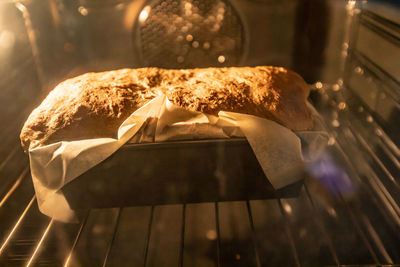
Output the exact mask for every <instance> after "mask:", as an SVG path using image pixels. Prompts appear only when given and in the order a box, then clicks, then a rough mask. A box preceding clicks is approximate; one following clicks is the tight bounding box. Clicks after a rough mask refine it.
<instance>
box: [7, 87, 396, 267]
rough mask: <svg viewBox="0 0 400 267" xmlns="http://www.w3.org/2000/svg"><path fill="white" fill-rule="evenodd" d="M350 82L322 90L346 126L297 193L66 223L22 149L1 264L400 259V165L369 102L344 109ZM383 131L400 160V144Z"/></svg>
mask: <svg viewBox="0 0 400 267" xmlns="http://www.w3.org/2000/svg"><path fill="white" fill-rule="evenodd" d="M318 87H320V86H318ZM342 89H343V88H341V89H340V90H339V91H338V90H337V87H336V86H322V88H320V89H319V94H318V95H319V97H320V98H321V100H320V102H321V103H322V106H324V107H325V108H324V110H321V113H322V114H323V115H324V116H325V118H326V121H327V122H332V121H333V119H332V118H330V117H329V116H333V117H334V119H335V120H337V122H336V123H339V125H337V124H336V123H333V124H332V123H328V127H330V132H331V135H332V138H331V140H330V145H329V147H328V153H327V155H326V156H324V157H323V158H322V159H321V160H320V161H318V162H316V163H315V164H314V165H313V168H312V170H311V173H312V175H310V177H309V178H307V179H306V181H305V185H304V187H303V189H302V191H301V193H300V195H299V197H298V198H292V199H274V200H256V201H238V202H219V203H197V204H181V205H161V206H143V207H124V208H112V209H93V210H90V211H87V212H85V213H84V214H82V218H83V219H82V221H81V223H80V224H64V223H60V222H56V221H53V220H51V219H50V218H48V217H46V216H44V215H42V214H41V213H40V212H39V211H38V208H37V204H36V203H35V202H36V200H35V197H34V191H33V187H32V182H31V177H30V174H29V169H28V162H27V159H26V156H25V155H23V153H22V152H21V151H20V150H19V149H18V148H17V147H16V148H14V149H13V150H12V151H11V152H10V153H9V156H8V157H6V158H5V159H3V161H2V164H1V166H0V168H1V169H0V171H1V174H2V178H3V177H5V175H6V174H9V176H7V177H8V178H9V182H7V183H4V182H3V183H2V184H1V195H0V196H1V198H0V216H1V218H2V219H1V222H0V237H1V247H0V265H5V266H20V265H21V266H25V265H27V266H61V265H65V266H125V265H126V266H164V265H168V266H277V265H282V266H294V265H297V266H321V265H323V266H334V265H342V264H343V265H348V264H350V265H352V264H357V265H360V264H365V265H367V264H368V265H389V266H390V265H394V264H395V263H397V264H399V263H400V250H399V247H400V231H399V230H400V208H399V199H400V198H399V197H398V194H399V192H400V191H399V190H398V182H399V180H398V176H396V175H395V173H393V171H398V170H399V168H397V169H391V170H389V169H388V168H386V167H385V166H386V163H383V162H381V160H380V159H381V158H382V157H380V155H378V154H377V153H376V152H374V151H377V149H376V148H372V147H370V145H373V144H372V143H370V142H368V141H366V140H365V138H367V137H366V136H365V135H364V134H366V133H367V132H366V130H367V128H366V127H369V128H374V127H378V125H377V124H375V122H373V121H370V120H368V119H366V120H365V121H363V120H360V119H359V118H368V116H369V115H368V113H367V111H365V109H364V110H362V111H360V109H359V107H357V106H355V107H356V109H357V112H358V113H360V112H361V113H362V114H361V115H360V114H358V115H357V117H354V119H357V121H356V120H354V121H352V120H351V119H352V116H354V114H353V112H352V111H351V109H350V108H345V109H343V110H340V109H338V106H339V104H340V103H341V102H338V101H339V100H340V97H342V94H341V90H342ZM338 99H339V100H338ZM317 107H318V105H317ZM332 114H333V115H332ZM355 123H358V124H355ZM330 125H332V126H330ZM354 127H356V129H357V131H355V129H354ZM375 129H379V130H380V131H382V132H381V134H380V135H375V137H376V138H375V140H376V142H377V144H379V145H380V146H382V150H383V151H386V153H388V156H389V157H390V158H391V159H392V160H393V162H394V163H396V162H397V163H398V161H395V159H396V160H398V159H399V154H398V149H397V147H396V146H394V144H390V147H389V146H388V142H387V140H386V139H385V138H386V137H385V134H384V131H383V130H382V129H381V128H375ZM364 130H365V131H364ZM374 144H375V143H374ZM384 147H386V148H384ZM393 149H397V150H395V151H393ZM370 159H372V161H370ZM374 164H377V167H376V168H375V165H374ZM332 166H334V167H335V168H332ZM397 167H398V166H397ZM332 178H334V179H332ZM388 182H391V184H388Z"/></svg>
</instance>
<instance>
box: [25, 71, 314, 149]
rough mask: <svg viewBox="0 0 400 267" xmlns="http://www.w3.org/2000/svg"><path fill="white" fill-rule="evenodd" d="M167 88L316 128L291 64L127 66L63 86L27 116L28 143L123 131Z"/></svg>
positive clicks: (190, 101)
mask: <svg viewBox="0 0 400 267" xmlns="http://www.w3.org/2000/svg"><path fill="white" fill-rule="evenodd" d="M161 93H164V94H165V95H166V96H167V97H168V99H169V100H170V101H171V102H172V103H174V104H176V105H178V106H181V107H183V108H186V109H188V110H193V111H199V112H204V113H208V114H217V113H218V112H219V111H221V110H224V111H232V112H240V113H246V114H251V115H256V116H260V117H264V118H268V119H271V120H274V121H276V122H278V123H280V124H282V125H284V126H286V127H288V128H290V129H292V130H305V129H310V128H311V127H312V119H311V113H310V110H309V109H308V108H307V105H306V99H307V97H308V94H309V87H308V85H307V84H306V83H305V82H304V80H303V79H302V78H301V77H300V76H299V75H298V74H296V73H294V72H292V71H290V70H287V69H285V68H281V67H270V66H261V67H231V68H204V69H182V70H166V69H158V68H140V69H121V70H115V71H107V72H100V73H87V74H83V75H81V76H78V77H75V78H72V79H69V80H66V81H64V82H62V83H60V84H59V85H58V86H56V87H55V88H54V89H53V90H52V91H51V92H50V93H49V94H48V96H47V97H46V98H45V99H44V101H43V102H42V103H41V104H40V105H39V106H38V107H37V108H36V109H35V110H33V112H32V113H31V114H30V116H29V118H28V120H27V121H26V122H25V125H24V127H23V129H22V131H21V136H20V138H21V143H22V147H23V148H24V150H25V151H27V150H28V149H29V148H35V147H38V146H41V145H46V144H50V143H54V142H57V141H61V140H63V141H72V140H80V139H87V138H98V137H116V136H117V131H118V127H119V126H120V125H121V123H122V122H123V121H124V120H125V119H126V118H127V117H128V116H129V115H130V114H131V113H132V112H134V111H135V110H137V109H138V108H140V107H141V106H143V105H144V104H145V103H146V102H148V101H149V100H151V99H153V98H154V97H156V96H157V95H159V94H161Z"/></svg>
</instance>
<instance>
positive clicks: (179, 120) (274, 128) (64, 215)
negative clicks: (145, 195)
mask: <svg viewBox="0 0 400 267" xmlns="http://www.w3.org/2000/svg"><path fill="white" fill-rule="evenodd" d="M314 121H316V120H314ZM316 122H317V121H316ZM317 125H318V123H317ZM317 128H318V127H317ZM299 136H300V137H301V138H302V140H303V142H305V143H307V146H308V148H309V149H308V151H310V149H311V150H312V151H313V152H315V151H319V150H321V148H322V147H324V144H325V143H326V140H327V135H326V132H324V131H323V130H319V129H317V130H315V131H304V132H297V133H294V132H292V131H291V130H289V129H287V128H285V127H283V126H281V125H279V124H278V123H275V122H273V121H270V120H267V119H264V118H260V117H256V116H252V115H246V114H240V113H234V112H224V111H221V112H219V114H218V116H213V115H208V114H204V113H199V112H193V111H188V110H186V109H183V108H181V107H178V106H175V105H173V104H172V103H171V102H170V101H168V99H167V97H166V96H165V95H160V96H158V97H156V98H154V99H153V100H151V101H149V102H148V103H147V104H146V105H145V106H143V107H142V108H140V109H138V110H137V111H135V112H133V113H132V114H131V115H130V116H129V117H128V118H127V119H126V120H125V121H124V122H123V123H122V125H121V126H120V127H119V129H118V138H117V139H114V138H96V139H87V140H79V141H70V142H65V141H61V142H57V143H54V144H50V145H46V146H41V147H37V148H34V149H31V150H30V151H29V157H30V167H31V174H32V179H33V184H34V188H35V192H36V197H37V201H38V205H39V209H40V211H41V212H42V213H44V214H46V215H48V216H50V217H52V218H54V219H55V220H58V221H63V222H74V221H76V220H77V218H76V214H75V212H74V211H73V210H72V209H71V208H70V206H69V204H68V202H67V200H66V199H65V197H64V195H63V193H62V191H61V190H60V189H61V188H62V187H63V186H64V185H65V184H67V183H69V182H71V181H72V180H74V179H75V178H77V177H78V176H80V175H81V174H83V173H84V172H86V171H87V170H89V169H90V168H92V167H94V166H95V165H97V164H99V163H100V162H101V161H103V160H105V159H106V158H108V157H109V156H110V155H111V154H113V153H114V152H115V151H117V150H118V149H119V148H120V147H121V146H122V145H124V144H125V143H127V142H128V141H130V142H133V143H143V142H164V141H169V140H185V139H188V140H193V139H216V138H232V137H245V138H246V139H247V140H248V142H249V144H250V146H251V148H252V149H253V151H254V154H255V156H256V158H257V159H258V161H259V163H260V166H261V167H262V169H263V171H264V173H265V174H266V177H267V179H268V180H269V182H270V183H271V184H272V186H273V187H274V188H275V189H279V188H282V187H284V186H286V185H289V184H291V183H294V182H296V181H297V180H299V179H301V178H302V176H300V175H299V173H301V171H302V170H303V167H304V158H303V154H302V147H301V141H300V138H299ZM309 154H310V155H312V154H316V153H309Z"/></svg>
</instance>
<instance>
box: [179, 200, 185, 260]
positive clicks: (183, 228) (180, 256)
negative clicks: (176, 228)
mask: <svg viewBox="0 0 400 267" xmlns="http://www.w3.org/2000/svg"><path fill="white" fill-rule="evenodd" d="M185 221H186V204H183V209H182V228H181V229H182V230H181V246H180V249H179V267H182V266H183V254H184V253H183V250H184V248H185V224H186V223H185Z"/></svg>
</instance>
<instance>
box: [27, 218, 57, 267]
mask: <svg viewBox="0 0 400 267" xmlns="http://www.w3.org/2000/svg"><path fill="white" fill-rule="evenodd" d="M53 223H54V220H53V219H51V220H50V222H49V224H48V225H47V227H46V229H45V230H44V232H43V234H42V237H41V238H40V240H39V242H38V244H37V246H36V248H35V250H34V251H33V253H32V256H31V257H30V259H29V261H28V263H27V264H26V267H29V266H31V265H32V263H33V262H34V260H35V258H36V257H37V254H38V251H39V250H40V248H41V246H42V244H43V241H44V240H45V239H46V237H47V234H48V233H49V231H50V229H51V227H52V226H53Z"/></svg>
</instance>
